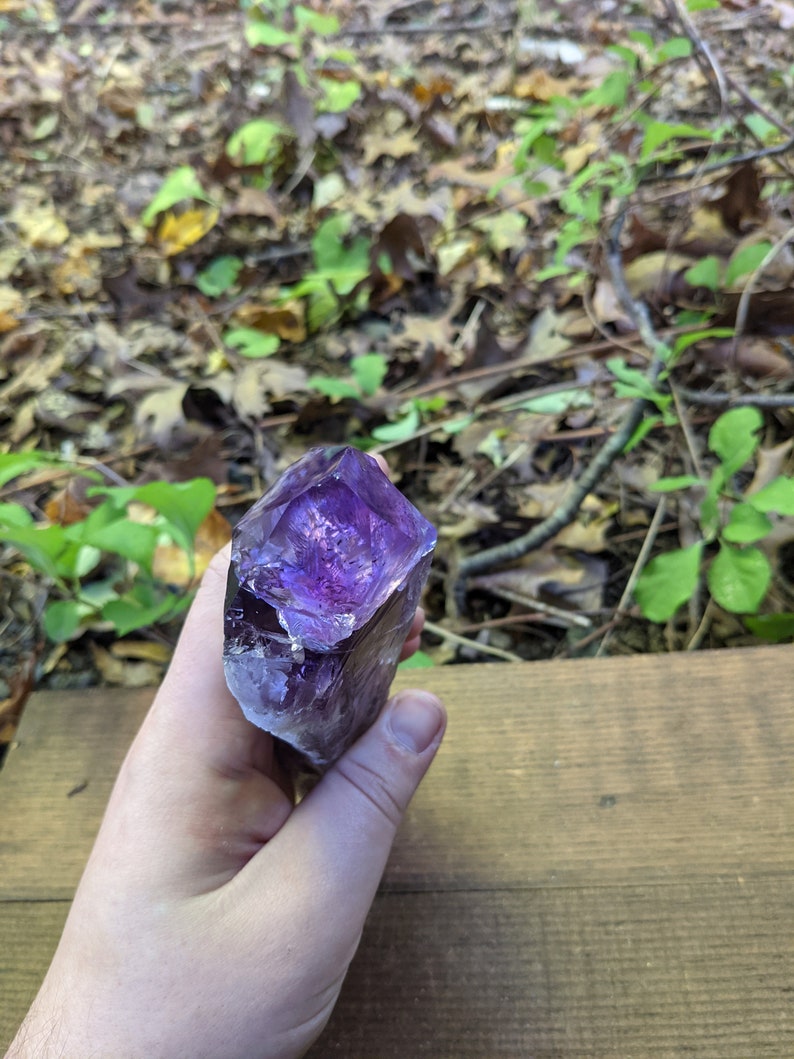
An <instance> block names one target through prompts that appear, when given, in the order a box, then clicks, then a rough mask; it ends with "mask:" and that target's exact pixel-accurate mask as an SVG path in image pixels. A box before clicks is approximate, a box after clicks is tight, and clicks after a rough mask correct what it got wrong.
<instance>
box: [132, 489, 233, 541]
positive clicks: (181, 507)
mask: <svg viewBox="0 0 794 1059" xmlns="http://www.w3.org/2000/svg"><path fill="white" fill-rule="evenodd" d="M136 499H137V500H140V502H141V503H142V504H149V506H150V507H153V508H154V509H155V511H158V512H159V513H160V514H161V515H162V516H163V518H164V519H165V520H166V522H167V527H166V529H167V532H168V534H169V536H171V537H172V538H173V539H174V540H175V541H176V543H177V544H180V545H181V546H182V547H183V548H184V549H185V551H187V552H190V551H192V549H193V540H194V538H195V536H196V530H197V529H198V528H199V526H200V525H201V523H202V522H203V521H204V519H205V518H206V517H207V515H208V514H209V513H210V511H211V510H212V505H213V504H214V503H215V484H214V483H213V482H212V481H211V480H210V479H209V478H192V479H191V480H190V481H188V482H149V483H148V484H147V485H142V486H139V487H138V489H137V490H136Z"/></svg>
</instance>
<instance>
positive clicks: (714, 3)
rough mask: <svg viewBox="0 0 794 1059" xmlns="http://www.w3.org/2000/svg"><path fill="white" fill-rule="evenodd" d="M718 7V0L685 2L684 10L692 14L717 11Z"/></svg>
mask: <svg viewBox="0 0 794 1059" xmlns="http://www.w3.org/2000/svg"><path fill="white" fill-rule="evenodd" d="M719 6H720V2H719V0H686V9H687V11H690V12H691V13H692V14H695V13H696V12H698V11H717V10H719Z"/></svg>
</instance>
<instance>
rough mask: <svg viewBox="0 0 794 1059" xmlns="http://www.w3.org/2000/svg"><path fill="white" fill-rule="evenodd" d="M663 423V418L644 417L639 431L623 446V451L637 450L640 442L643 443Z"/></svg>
mask: <svg viewBox="0 0 794 1059" xmlns="http://www.w3.org/2000/svg"><path fill="white" fill-rule="evenodd" d="M661 422H663V420H662V417H661V416H655V415H654V416H647V415H646V416H644V417H643V418H642V420H641V421H640V423H639V424H638V426H637V429H636V430H635V431H634V433H633V434H632V435H631V437H630V438H629V440H628V441H627V442H626V444H625V445H624V446H623V451H624V452H631V450H632V449H636V447H637V446H638V445H639V444H640V442H641V441H643V440H644V439H645V438H646V437H647V436H648V434H650V432H651V431H652V430H653V429H654V428H655V427H657V426H658V425H659V424H660V423H661Z"/></svg>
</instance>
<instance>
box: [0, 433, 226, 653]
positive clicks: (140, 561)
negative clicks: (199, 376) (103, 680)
mask: <svg viewBox="0 0 794 1059" xmlns="http://www.w3.org/2000/svg"><path fill="white" fill-rule="evenodd" d="M44 467H50V468H55V469H59V470H62V471H65V472H67V473H71V474H74V475H77V474H79V475H81V476H82V477H84V478H85V477H87V478H89V479H93V480H94V481H95V482H97V485H96V486H94V487H90V488H89V489H88V491H87V493H88V496H89V497H91V498H93V499H95V500H96V501H97V503H96V506H94V507H93V508H92V509H91V510H90V512H89V513H88V514H87V515H86V516H85V518H82V519H80V520H79V521H76V522H73V523H71V524H70V525H68V526H62V525H60V524H57V523H52V524H50V523H46V522H43V521H40V520H37V519H35V518H34V516H33V514H31V512H30V511H29V510H28V508H27V507H25V506H23V505H22V504H20V503H16V502H7V503H2V504H0V542H1V543H5V544H7V545H10V546H11V547H12V548H13V549H14V550H15V551H16V552H18V553H19V554H20V555H22V556H23V557H24V558H25V560H26V561H27V563H28V565H29V566H30V567H31V568H32V569H33V570H34V571H35V573H36V574H37V575H38V576H39V577H40V578H41V580H42V582H43V583H44V584H45V586H46V587H47V589H48V593H49V595H50V597H51V598H50V601H49V602H48V603H47V605H46V607H45V608H44V614H43V625H44V631H45V632H46V634H47V636H49V638H50V639H51V640H54V641H56V642H63V641H65V640H69V639H71V638H72V637H74V636H75V635H76V634H77V633H78V632H79V631H80V630H81V629H82V628H85V627H86V626H87V625H90V624H96V623H108V624H109V625H110V626H112V627H113V629H114V630H115V631H116V633H117V634H118V635H119V636H124V635H125V634H126V633H128V632H131V631H132V630H133V629H138V628H142V627H144V626H148V625H153V624H154V623H156V622H158V621H167V620H170V619H171V618H174V617H176V616H177V615H178V614H180V613H181V612H182V611H183V610H184V609H185V608H186V607H187V605H188V603H189V602H190V599H191V595H190V593H185V592H182V591H174V590H173V589H172V588H171V587H170V586H169V585H167V584H166V583H164V582H163V581H162V580H160V579H159V578H157V577H156V576H155V575H154V574H153V571H152V567H153V561H154V556H155V550H156V549H157V547H158V545H159V544H160V543H162V542H172V543H173V544H175V545H176V546H177V547H178V548H180V549H181V550H182V551H183V552H184V553H185V554H186V555H187V557H188V560H189V564H190V568H191V570H192V569H193V568H194V539H195V535H196V531H197V530H198V527H199V525H200V524H201V523H202V522H203V520H204V519H205V517H206V516H207V515H208V514H209V512H210V510H211V509H212V506H213V503H214V500H215V486H214V485H213V483H212V482H211V481H210V480H209V479H208V478H194V479H192V480H191V481H188V482H149V483H147V484H146V485H140V486H122V487H112V488H111V487H107V486H105V485H102V484H100V483H101V481H102V479H101V476H100V475H99V474H97V473H96V472H93V471H90V470H89V471H85V470H83V469H80V468H77V467H72V466H70V465H69V464H68V463H66V462H65V461H62V460H58V459H56V458H54V457H51V456H48V455H47V454H44V453H35V452H34V453H24V454H6V455H0V484H5V483H6V482H8V481H11V480H13V479H14V478H17V477H19V476H21V475H24V474H27V473H29V472H30V471H33V470H39V469H42V468H44ZM133 503H135V504H139V505H140V504H144V505H146V506H147V507H149V508H151V509H153V510H154V513H155V514H154V517H153V518H152V520H151V521H149V522H139V521H136V520H135V519H133V518H132V517H131V516H130V505H131V504H133Z"/></svg>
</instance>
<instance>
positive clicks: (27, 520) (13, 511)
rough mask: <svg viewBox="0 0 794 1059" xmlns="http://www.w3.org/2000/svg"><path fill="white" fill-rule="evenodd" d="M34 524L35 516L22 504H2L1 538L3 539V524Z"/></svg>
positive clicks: (0, 510) (16, 525)
mask: <svg viewBox="0 0 794 1059" xmlns="http://www.w3.org/2000/svg"><path fill="white" fill-rule="evenodd" d="M32 525H33V516H32V515H31V513H30V512H29V511H28V509H27V508H26V507H22V505H21V504H12V503H8V504H0V540H2V539H3V536H2V532H3V531H2V528H1V527H3V526H12V527H16V528H19V527H28V526H32Z"/></svg>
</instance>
